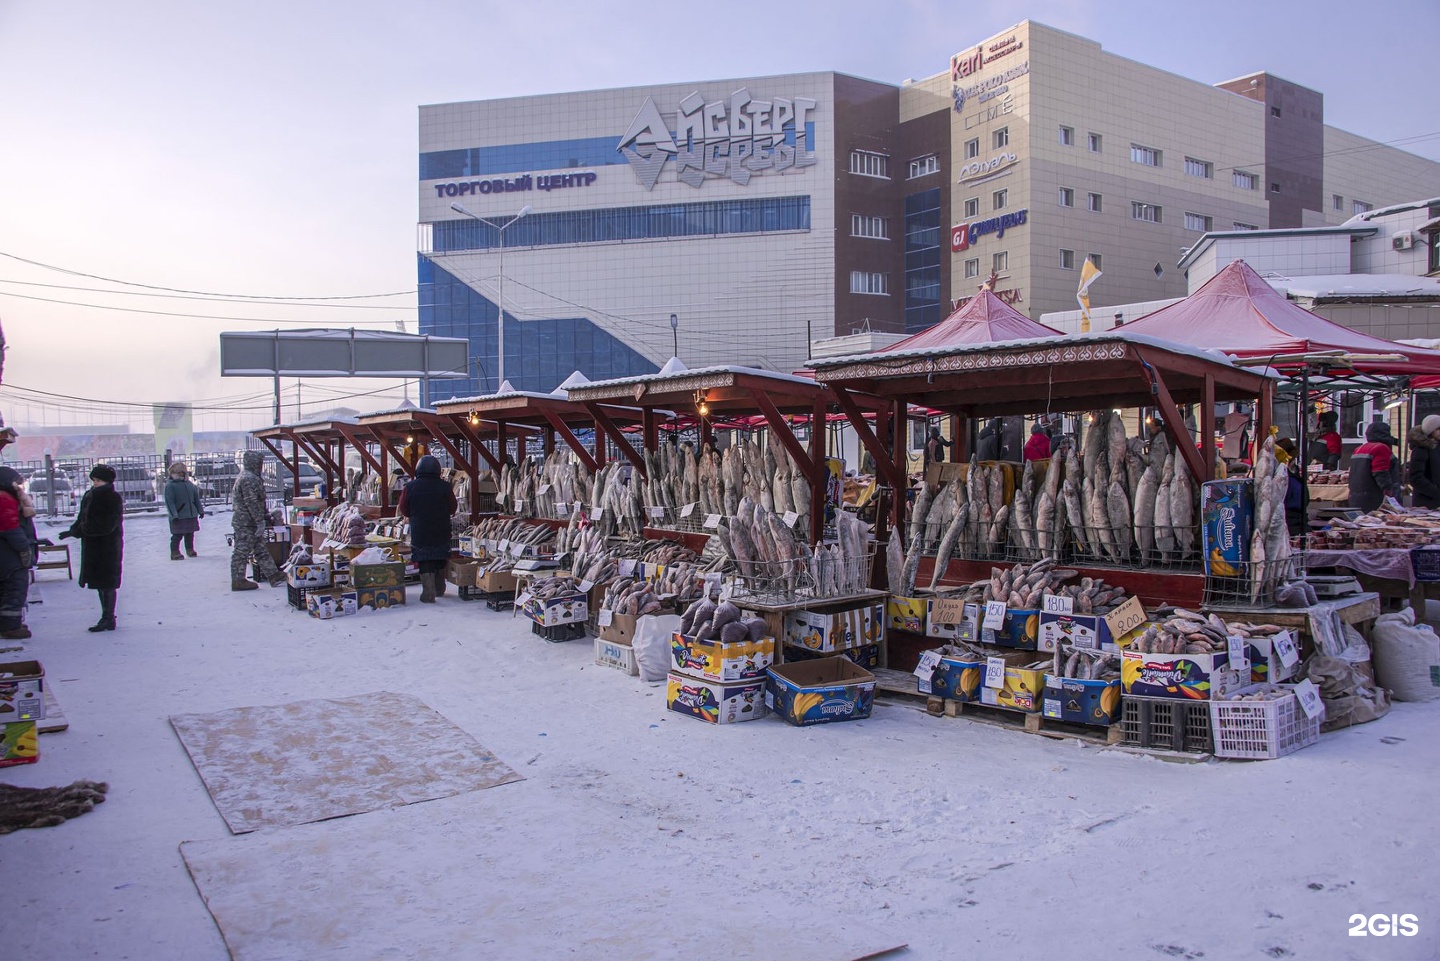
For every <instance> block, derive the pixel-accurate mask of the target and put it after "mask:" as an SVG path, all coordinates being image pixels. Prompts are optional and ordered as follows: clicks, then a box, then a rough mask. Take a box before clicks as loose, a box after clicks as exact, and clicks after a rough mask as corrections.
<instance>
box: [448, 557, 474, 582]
mask: <svg viewBox="0 0 1440 961" xmlns="http://www.w3.org/2000/svg"><path fill="white" fill-rule="evenodd" d="M479 573H480V562H479V561H467V560H460V559H457V558H454V557H452V558H450V560H449V561H448V562H447V563H446V564H445V580H447V581H449V582H450V583H451V584H454V585H455V586H456V587H474V586H475V583H476V580H477V575H478V574H479Z"/></svg>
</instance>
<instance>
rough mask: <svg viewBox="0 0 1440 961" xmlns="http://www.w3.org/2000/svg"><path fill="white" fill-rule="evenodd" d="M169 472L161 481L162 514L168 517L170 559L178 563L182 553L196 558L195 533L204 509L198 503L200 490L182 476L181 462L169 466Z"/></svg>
mask: <svg viewBox="0 0 1440 961" xmlns="http://www.w3.org/2000/svg"><path fill="white" fill-rule="evenodd" d="M169 473H170V479H169V480H168V481H166V482H165V513H167V514H169V515H170V559H171V560H172V561H181V560H184V559H185V554H189V555H190V556H191V557H195V556H196V554H195V532H196V531H198V530H199V529H200V518H202V517H204V516H205V507H204V505H203V504H201V502H200V488H198V487H196V486H195V485H194V484H193V483H192V482H191V481H190V479H189V477H188V476H186V475H187V474H188V473H189V471H188V470H187V469H186V467H185V462H184V461H181V460H177V461H175V462H174V463H172V464H171V465H170V471H169ZM181 541H184V542H185V554H182V553H180V542H181Z"/></svg>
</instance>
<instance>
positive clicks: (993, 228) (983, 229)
mask: <svg viewBox="0 0 1440 961" xmlns="http://www.w3.org/2000/svg"><path fill="white" fill-rule="evenodd" d="M1029 215H1030V211H1029V209H1028V208H1027V209H1025V210H1017V211H1015V212H1014V213H1013V214H1005V215H1004V216H1003V217H991V218H990V219H989V220H977V221H975V222H974V223H971V224H960V225H959V226H958V227H951V228H950V250H951V251H953V252H955V253H959V252H960V251H962V250H967V249H969V247H970V245H971V244H973V243H976V242H978V241H979V240H980V238H981V237H984V236H985V235H986V234H994V235H995V236H996V237H1003V236H1005V231H1007V230H1009V229H1010V228H1011V227H1019V226H1022V225H1023V224H1024V223H1025V221H1026V220H1027V219H1028V217H1029Z"/></svg>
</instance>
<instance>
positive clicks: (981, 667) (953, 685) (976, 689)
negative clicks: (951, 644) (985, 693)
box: [919, 648, 985, 701]
mask: <svg viewBox="0 0 1440 961" xmlns="http://www.w3.org/2000/svg"><path fill="white" fill-rule="evenodd" d="M952 650H953V648H952ZM984 679H985V662H984V661H974V660H970V659H968V658H965V657H959V656H957V655H954V654H946V653H944V648H942V649H941V654H940V663H939V664H937V665H935V670H934V672H932V673H931V675H930V680H929V681H926V680H925V678H923V677H922V678H920V683H919V690H920V693H921V694H933V695H934V696H935V697H943V698H947V699H949V700H952V701H978V700H979V699H980V682H981V681H983V680H984Z"/></svg>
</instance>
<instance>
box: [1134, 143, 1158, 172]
mask: <svg viewBox="0 0 1440 961" xmlns="http://www.w3.org/2000/svg"><path fill="white" fill-rule="evenodd" d="M1161 159H1162V157H1161V153H1160V151H1159V150H1156V149H1155V148H1154V147H1142V146H1140V145H1139V144H1138V143H1132V144H1131V145H1130V162H1131V163H1137V164H1144V165H1145V166H1147V167H1159V166H1160V161H1161Z"/></svg>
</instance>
